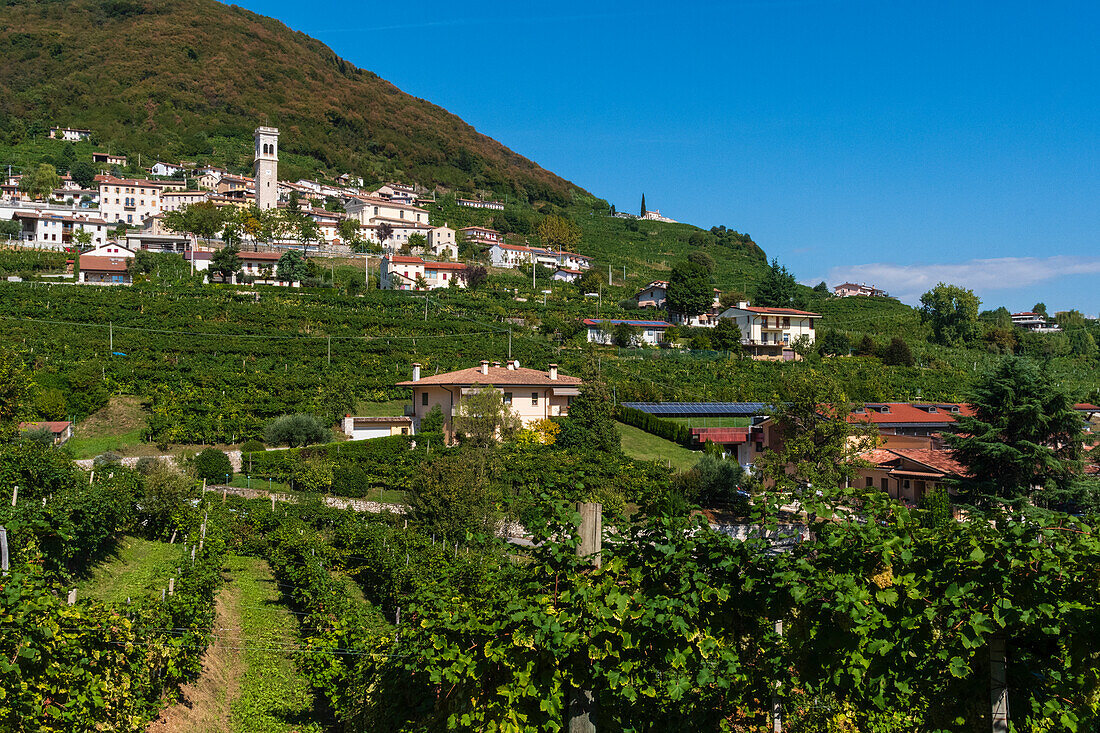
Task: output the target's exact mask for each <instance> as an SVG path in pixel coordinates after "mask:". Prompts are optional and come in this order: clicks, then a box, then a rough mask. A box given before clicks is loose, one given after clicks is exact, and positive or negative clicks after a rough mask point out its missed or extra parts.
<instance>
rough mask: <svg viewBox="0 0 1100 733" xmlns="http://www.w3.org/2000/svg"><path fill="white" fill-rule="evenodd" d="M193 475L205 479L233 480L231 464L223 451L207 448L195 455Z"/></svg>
mask: <svg viewBox="0 0 1100 733" xmlns="http://www.w3.org/2000/svg"><path fill="white" fill-rule="evenodd" d="M195 475H196V476H197V477H198V478H202V479H206V480H207V481H231V480H233V464H232V463H230V461H229V456H227V455H226V454H225V451H220V450H218V449H217V448H207V449H206V450H204V451H203V452H202V453H199V454H198V455H197V456H195Z"/></svg>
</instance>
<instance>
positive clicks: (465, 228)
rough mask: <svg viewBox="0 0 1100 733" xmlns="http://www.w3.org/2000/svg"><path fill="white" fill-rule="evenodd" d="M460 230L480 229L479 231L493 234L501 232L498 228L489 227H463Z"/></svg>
mask: <svg viewBox="0 0 1100 733" xmlns="http://www.w3.org/2000/svg"><path fill="white" fill-rule="evenodd" d="M458 231H460V232H470V231H478V232H492V233H493V234H500V232H498V231H497V230H496V229H490V228H489V227H462V228H461V229H459V230H458Z"/></svg>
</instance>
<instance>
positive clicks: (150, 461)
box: [134, 456, 161, 476]
mask: <svg viewBox="0 0 1100 733" xmlns="http://www.w3.org/2000/svg"><path fill="white" fill-rule="evenodd" d="M160 467H161V460H160V459H159V458H157V457H156V456H142V457H141V458H139V459H138V462H137V463H136V464H134V469H136V470H137V472H138V473H140V474H141V475H142V476H148V475H149V474H151V473H153V472H154V471H156V470H157V469H158V468H160Z"/></svg>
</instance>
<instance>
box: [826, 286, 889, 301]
mask: <svg viewBox="0 0 1100 733" xmlns="http://www.w3.org/2000/svg"><path fill="white" fill-rule="evenodd" d="M833 294H834V295H836V296H837V297H838V298H852V297H865V298H871V297H882V296H885V295H886V291H885V290H879V289H878V288H876V287H875V286H874V285H868V284H867V283H858V284H857V283H841V284H840V285H837V286H835V287H834V288H833Z"/></svg>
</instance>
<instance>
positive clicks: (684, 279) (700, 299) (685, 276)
mask: <svg viewBox="0 0 1100 733" xmlns="http://www.w3.org/2000/svg"><path fill="white" fill-rule="evenodd" d="M666 297H667V300H666V305H667V307H668V309H669V311H671V312H673V313H677V314H679V315H681V316H689V317H690V316H697V315H699V314H701V313H706V312H707V311H708V310H709V309H710V306H711V303H712V302H713V300H714V286H713V283H712V282H711V270H709V269H708V268H707V267H706V266H705V265H703V264H701V263H699V262H697V261H692V260H690V259H688V260H684V261H681V262H678V263H676V265H675V266H673V268H672V273H671V274H670V275H669V277H668V294H667V296H666Z"/></svg>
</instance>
